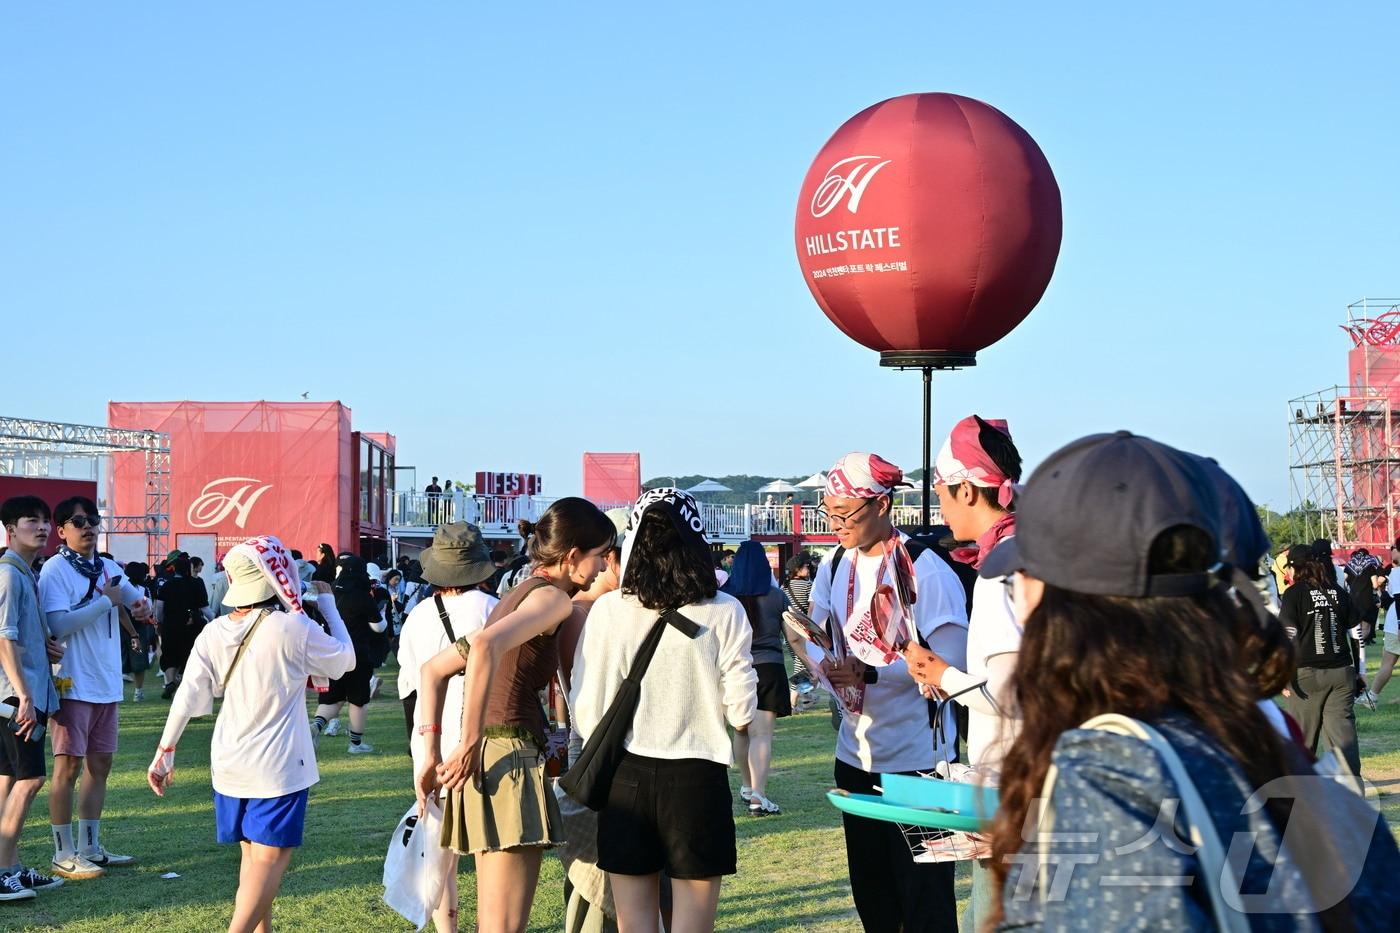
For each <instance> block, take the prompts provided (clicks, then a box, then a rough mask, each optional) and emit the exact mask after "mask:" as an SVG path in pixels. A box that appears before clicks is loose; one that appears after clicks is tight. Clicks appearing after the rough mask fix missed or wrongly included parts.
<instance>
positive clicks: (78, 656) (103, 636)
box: [39, 496, 151, 879]
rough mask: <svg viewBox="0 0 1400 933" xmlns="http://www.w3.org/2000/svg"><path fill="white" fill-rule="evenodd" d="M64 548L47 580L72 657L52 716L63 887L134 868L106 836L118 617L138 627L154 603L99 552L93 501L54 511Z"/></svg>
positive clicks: (63, 667)
mask: <svg viewBox="0 0 1400 933" xmlns="http://www.w3.org/2000/svg"><path fill="white" fill-rule="evenodd" d="M54 525H55V526H57V528H58V536H59V538H60V539H62V541H63V544H62V546H60V547H59V549H58V553H57V554H56V555H54V559H53V560H50V561H47V562H46V563H45V564H44V569H43V570H41V571H40V572H39V603H40V607H41V609H42V611H43V612H44V615H45V621H46V622H47V623H48V627H49V631H50V632H51V633H53V634H54V635H56V636H58V638H59V639H60V640H61V641H62V642H63V644H64V647H65V648H66V652H65V653H64V656H63V660H62V661H61V662H60V663H59V665H58V670H57V672H56V675H55V676H56V681H55V685H56V686H57V687H58V688H59V698H60V700H61V705H60V707H59V709H58V710H57V712H55V713H54V715H53V723H52V729H51V730H50V732H51V734H52V735H53V756H54V764H53V785H52V786H51V787H50V789H49V821H50V823H51V824H52V826H53V839H54V856H53V871H54V873H55V874H57V875H60V876H62V877H64V878H70V879H83V878H94V877H96V876H98V875H100V874H102V873H103V871H104V870H105V869H106V868H107V867H109V866H113V865H128V864H130V863H132V862H134V861H135V859H134V858H132V857H131V856H129V855H117V854H116V853H113V852H108V851H107V849H106V848H105V847H104V846H103V845H102V842H101V839H100V838H99V836H98V832H99V828H100V823H101V819H102V807H103V805H104V803H105V802H106V800H107V776H108V774H110V773H111V770H112V756H113V755H114V754H115V753H116V751H117V707H118V705H119V704H120V703H121V700H122V694H123V689H122V640H123V639H125V638H126V637H127V636H126V634H125V632H123V631H122V627H121V619H120V612H119V608H120V607H122V606H125V607H126V609H127V611H128V612H130V613H131V617H132V618H133V619H135V620H136V621H144V620H146V619H149V618H150V616H151V606H150V603H149V601H148V600H147V599H146V595H145V594H144V593H142V592H141V591H140V590H139V589H137V588H136V587H134V586H132V585H131V583H130V582H128V581H126V580H125V579H124V578H123V576H122V569H121V567H119V566H118V565H117V564H116V563H115V562H114V561H110V560H107V559H106V558H103V557H101V556H99V555H98V553H97V532H98V530H99V529H100V528H101V527H102V516H101V515H99V514H98V512H97V505H96V503H94V502H93V501H92V500H91V499H88V498H87V497H85V496H73V497H71V498H68V499H64V500H63V501H62V502H60V503H59V504H58V505H57V506H56V507H55V508H54ZM79 775H81V776H82V786H81V790H80V791H79V793H78V800H77V803H78V834H79V840H78V842H77V843H75V842H74V838H73V826H72V822H73V791H74V788H75V787H76V786H77V785H78V778H79Z"/></svg>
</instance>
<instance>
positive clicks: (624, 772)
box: [598, 754, 738, 880]
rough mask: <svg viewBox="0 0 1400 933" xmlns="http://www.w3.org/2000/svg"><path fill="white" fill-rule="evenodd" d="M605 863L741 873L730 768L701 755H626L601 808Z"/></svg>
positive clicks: (685, 873)
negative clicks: (665, 757) (694, 756)
mask: <svg viewBox="0 0 1400 933" xmlns="http://www.w3.org/2000/svg"><path fill="white" fill-rule="evenodd" d="M598 867H599V868H601V869H602V870H603V871H608V872H613V873H614V874H618V875H652V874H655V873H657V872H660V871H664V872H665V873H666V874H667V875H670V876H671V877H672V878H680V879H683V880H684V879H698V878H715V877H718V876H720V875H732V874H734V873H735V872H736V871H737V870H738V852H737V849H736V846H735V842H734V797H733V795H732V794H730V792H729V769H728V768H726V767H725V766H724V765H722V764H719V763H717V762H714V761H704V760H702V759H699V758H681V759H678V760H675V761H670V760H665V759H659V758H643V757H641V756H640V755H630V754H629V755H627V756H626V757H625V758H623V759H622V764H621V765H619V766H618V769H617V775H616V776H615V777H614V778H613V782H612V789H611V792H610V793H609V794H608V804H607V806H606V807H604V808H603V810H602V812H601V813H599V814H598Z"/></svg>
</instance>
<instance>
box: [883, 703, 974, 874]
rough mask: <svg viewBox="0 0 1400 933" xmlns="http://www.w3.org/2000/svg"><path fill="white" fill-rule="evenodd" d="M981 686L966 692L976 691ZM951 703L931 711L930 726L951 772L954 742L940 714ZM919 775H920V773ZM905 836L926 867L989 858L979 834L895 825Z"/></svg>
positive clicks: (931, 776)
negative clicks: (931, 719) (930, 864)
mask: <svg viewBox="0 0 1400 933" xmlns="http://www.w3.org/2000/svg"><path fill="white" fill-rule="evenodd" d="M981 686H982V685H981V684H977V685H976V686H974V687H972V688H969V689H978V688H980V687H981ZM966 692H968V691H967V690H963V691H959V693H958V694H954V696H959V695H961V694H962V693H966ZM952 701H953V697H952V696H949V697H945V698H944V699H942V700H940V701H939V702H938V705H937V706H936V707H935V709H934V725H933V747H934V748H935V749H938V748H940V747H941V748H942V751H943V761H944V763H945V766H946V769H947V770H948V771H949V772H950V773H951V771H952V765H953V763H954V760H955V759H956V757H957V752H956V749H957V742H956V739H955V740H954V741H953V742H951V743H950V742H946V741H944V740H945V739H946V735H945V733H944V730H943V714H944V712H945V711H946V710H947V708H948V704H949V703H951V702H952ZM920 773H921V774H922V772H920ZM923 776H924V777H927V778H929V779H930V780H946V778H944V777H943V776H942V775H939V774H937V773H934V774H924V775H923ZM895 827H896V828H898V829H899V831H900V833H901V834H903V836H904V842H905V844H906V845H908V846H909V854H910V856H912V857H913V859H914V861H915V862H918V863H920V864H927V863H931V862H962V861H967V860H968V859H980V858H987V857H988V856H990V855H991V851H992V847H991V842H990V840H988V839H987V837H985V836H982V835H980V834H978V833H968V832H960V831H958V830H952V829H934V828H931V827H927V826H911V825H909V824H907V823H896V824H895Z"/></svg>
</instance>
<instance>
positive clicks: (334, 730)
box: [325, 716, 340, 735]
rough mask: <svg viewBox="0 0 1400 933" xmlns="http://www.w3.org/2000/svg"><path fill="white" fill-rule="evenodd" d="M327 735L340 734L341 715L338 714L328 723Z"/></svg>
mask: <svg viewBox="0 0 1400 933" xmlns="http://www.w3.org/2000/svg"><path fill="white" fill-rule="evenodd" d="M325 734H326V735H340V717H339V716H337V717H335V718H334V719H332V720H331V721H330V722H328V723H326V733H325Z"/></svg>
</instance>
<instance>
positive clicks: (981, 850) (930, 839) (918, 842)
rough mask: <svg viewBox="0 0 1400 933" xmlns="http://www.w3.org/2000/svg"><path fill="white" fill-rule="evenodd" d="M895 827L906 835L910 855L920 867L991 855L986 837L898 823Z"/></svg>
mask: <svg viewBox="0 0 1400 933" xmlns="http://www.w3.org/2000/svg"><path fill="white" fill-rule="evenodd" d="M895 826H896V827H897V828H898V829H899V831H900V832H901V833H903V834H904V842H905V844H906V845H908V846H909V854H910V855H911V856H912V857H913V859H914V861H915V862H918V863H920V864H927V863H930V862H964V861H967V860H968V859H975V858H979V859H980V858H987V857H988V856H989V855H991V852H992V847H991V843H990V842H989V841H988V840H987V838H986V837H985V836H979V835H977V834H976V833H963V832H958V831H956V830H949V829H929V828H927V827H924V826H908V825H906V824H904V823H896V824H895Z"/></svg>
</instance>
